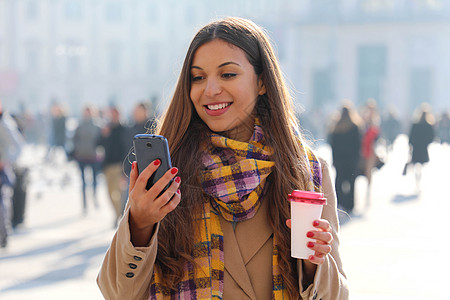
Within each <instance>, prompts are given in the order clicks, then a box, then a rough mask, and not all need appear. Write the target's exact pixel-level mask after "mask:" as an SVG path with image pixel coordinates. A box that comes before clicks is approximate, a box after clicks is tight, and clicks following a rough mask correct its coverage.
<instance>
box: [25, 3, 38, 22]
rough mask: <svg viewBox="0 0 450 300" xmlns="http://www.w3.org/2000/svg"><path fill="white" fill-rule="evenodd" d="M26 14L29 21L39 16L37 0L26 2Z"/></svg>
mask: <svg viewBox="0 0 450 300" xmlns="http://www.w3.org/2000/svg"><path fill="white" fill-rule="evenodd" d="M25 14H26V17H27V19H28V20H29V21H32V20H36V19H37V18H38V3H37V0H28V1H27V2H26V7H25Z"/></svg>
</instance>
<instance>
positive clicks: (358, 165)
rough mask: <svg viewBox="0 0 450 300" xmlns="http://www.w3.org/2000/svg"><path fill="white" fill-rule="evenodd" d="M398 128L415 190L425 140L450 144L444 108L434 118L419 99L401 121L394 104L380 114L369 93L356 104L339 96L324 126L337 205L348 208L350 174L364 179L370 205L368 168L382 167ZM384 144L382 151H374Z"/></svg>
mask: <svg viewBox="0 0 450 300" xmlns="http://www.w3.org/2000/svg"><path fill="white" fill-rule="evenodd" d="M400 134H406V135H407V137H408V144H409V147H408V153H405V156H407V157H406V163H405V165H404V168H403V175H406V173H407V171H408V170H409V169H412V170H413V171H414V173H415V186H416V192H420V182H421V176H422V168H423V166H424V164H426V163H428V162H429V161H430V156H429V152H428V146H429V145H430V144H431V143H433V142H436V143H441V144H442V145H444V147H448V145H449V144H450V120H449V112H448V111H443V112H441V113H440V114H439V115H438V117H437V118H436V117H435V116H434V114H433V113H432V109H431V106H430V105H429V104H428V103H422V104H421V105H420V107H418V108H417V110H416V112H415V113H414V114H413V116H411V118H410V120H409V122H407V123H405V122H402V121H401V120H400V119H399V118H398V116H397V114H396V112H395V110H394V109H392V108H391V109H390V110H389V111H388V112H387V113H386V114H385V115H381V114H380V112H379V109H378V106H377V102H376V100H375V99H368V101H367V102H366V103H365V105H364V106H362V107H361V108H360V109H356V108H355V107H354V105H353V103H352V102H351V101H348V100H346V101H343V103H342V106H341V109H340V111H339V112H337V113H336V116H335V118H334V119H333V121H332V122H331V124H330V126H329V128H328V138H327V139H328V143H329V144H330V146H331V149H332V159H333V166H334V167H335V170H336V181H335V186H336V194H337V199H338V205H339V208H340V209H341V210H343V211H345V212H347V213H348V214H350V215H351V214H352V213H353V209H354V206H355V180H356V178H357V177H358V176H364V177H365V178H366V179H367V189H366V206H369V205H370V200H371V199H370V195H371V182H372V173H373V171H374V170H376V169H380V168H382V167H383V165H384V163H385V161H386V160H387V159H388V156H389V154H390V153H391V152H392V150H393V144H394V141H395V140H396V139H397V137H398V136H399V135H400ZM380 147H382V148H384V149H383V151H381V152H382V153H380V151H377V150H379V149H380Z"/></svg>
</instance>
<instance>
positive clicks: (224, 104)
mask: <svg viewBox="0 0 450 300" xmlns="http://www.w3.org/2000/svg"><path fill="white" fill-rule="evenodd" d="M229 105H230V103H221V104H214V105H208V109H209V110H219V109H224V108H225V107H227V106H229Z"/></svg>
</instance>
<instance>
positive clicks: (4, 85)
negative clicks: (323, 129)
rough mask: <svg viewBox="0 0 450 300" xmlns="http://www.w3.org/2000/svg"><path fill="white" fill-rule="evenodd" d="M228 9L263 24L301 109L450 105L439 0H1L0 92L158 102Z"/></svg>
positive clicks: (8, 96) (37, 101)
mask: <svg viewBox="0 0 450 300" xmlns="http://www.w3.org/2000/svg"><path fill="white" fill-rule="evenodd" d="M227 15H235V16H242V17H248V18H251V19H252V20H254V21H255V22H256V23H258V24H261V25H262V26H264V27H265V28H266V29H267V31H268V33H269V35H270V36H271V37H272V39H273V41H274V43H275V50H276V52H277V54H278V56H279V57H280V60H281V63H282V68H283V71H284V72H285V73H286V74H287V78H288V80H289V84H290V85H291V86H292V88H293V89H292V90H293V95H294V97H295V99H296V101H297V102H298V103H300V104H301V105H302V106H303V107H305V108H306V109H308V110H314V109H320V112H321V113H322V114H323V113H324V112H325V113H327V112H328V111H331V110H333V109H334V108H335V107H336V105H337V103H339V101H340V100H341V99H342V98H349V99H352V100H354V101H355V102H357V103H362V102H364V101H365V100H366V99H367V98H368V97H373V98H375V99H377V100H378V101H379V103H380V105H381V106H382V107H383V106H386V105H387V104H390V103H395V104H397V105H398V110H399V111H401V112H404V113H409V112H410V111H411V110H412V109H413V108H414V107H416V106H417V104H418V103H420V102H423V101H428V102H430V103H431V104H432V105H433V107H437V108H440V107H444V106H445V105H447V104H446V103H447V102H448V100H447V99H446V98H447V96H448V95H450V91H449V89H450V84H449V78H450V74H449V72H450V71H449V70H450V56H448V55H446V54H447V53H450V39H449V38H448V37H449V36H450V1H445V0H395V1H391V0H340V1H336V0H301V1H295V0H281V1H270V0H246V1H242V0H229V1H207V0H198V1H187V0H166V1H155V0H95V1H93V0H0V97H1V98H2V99H3V102H4V103H5V105H6V106H9V107H12V108H14V109H15V108H16V107H19V104H22V106H24V107H26V108H27V109H30V110H32V111H38V110H42V109H43V108H46V107H48V106H49V105H50V103H51V101H53V100H55V99H56V100H59V101H62V102H65V103H66V104H67V105H68V106H69V108H70V110H71V111H72V112H75V111H76V112H79V111H81V107H82V105H83V104H84V103H88V102H89V103H92V102H94V103H98V104H101V105H106V104H108V103H111V102H115V103H117V104H118V105H119V107H122V108H123V109H129V110H131V107H132V106H133V103H132V102H133V101H138V100H140V99H144V98H146V99H154V100H155V101H161V100H166V99H168V98H169V97H170V96H171V93H172V89H173V87H174V85H175V82H176V79H177V75H178V72H179V69H180V67H181V64H182V61H183V58H184V54H185V52H186V49H187V46H188V44H189V42H190V40H191V38H192V36H193V34H194V33H195V32H196V31H197V29H198V28H199V27H200V26H201V25H204V24H205V23H207V22H209V21H210V20H211V19H213V18H218V17H223V16H227ZM163 105H164V104H161V106H163Z"/></svg>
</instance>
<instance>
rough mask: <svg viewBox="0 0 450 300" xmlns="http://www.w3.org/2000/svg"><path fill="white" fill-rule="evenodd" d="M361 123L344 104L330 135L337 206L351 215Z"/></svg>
mask: <svg viewBox="0 0 450 300" xmlns="http://www.w3.org/2000/svg"><path fill="white" fill-rule="evenodd" d="M360 130H361V121H360V118H359V116H358V114H357V113H356V112H355V111H354V110H353V109H352V108H351V105H350V103H344V105H343V106H342V110H341V115H340V118H339V120H338V121H337V122H336V124H335V125H334V127H333V128H332V130H331V134H330V146H331V149H332V154H333V165H334V167H335V168H336V182H335V184H336V195H337V199H338V201H339V202H338V204H339V206H340V207H341V208H342V209H343V210H345V211H346V212H347V213H352V212H353V208H354V206H355V179H356V176H357V175H358V174H357V171H358V164H359V156H360V148H361V147H360V146H361V132H360Z"/></svg>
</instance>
